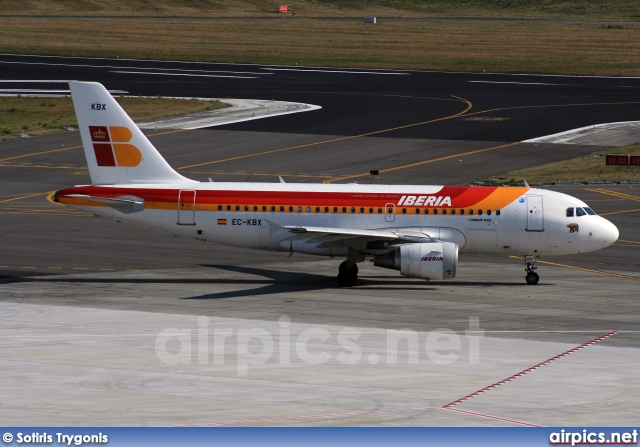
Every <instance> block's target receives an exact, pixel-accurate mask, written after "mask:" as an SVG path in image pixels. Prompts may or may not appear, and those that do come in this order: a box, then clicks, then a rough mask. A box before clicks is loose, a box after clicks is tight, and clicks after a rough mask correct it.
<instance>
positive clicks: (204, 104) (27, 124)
mask: <svg viewBox="0 0 640 447" xmlns="http://www.w3.org/2000/svg"><path fill="white" fill-rule="evenodd" d="M116 101H118V103H119V104H120V105H121V106H122V107H123V108H124V109H125V110H126V111H127V114H129V116H130V117H131V118H132V119H133V120H134V121H152V120H155V119H159V118H166V117H170V116H181V115H188V114H190V113H196V112H203V111H206V110H215V109H219V108H223V107H226V104H224V103H222V102H220V101H199V100H195V99H171V98H135V97H116ZM71 127H72V128H77V127H78V121H77V119H76V113H75V110H74V108H73V102H72V101H71V98H69V97H22V96H1V97H0V140H1V141H7V140H12V139H15V138H19V137H20V136H21V135H20V134H28V135H30V136H39V135H48V134H52V133H58V132H64V131H66V130H67V128H71Z"/></svg>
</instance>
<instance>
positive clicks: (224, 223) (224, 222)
mask: <svg viewBox="0 0 640 447" xmlns="http://www.w3.org/2000/svg"><path fill="white" fill-rule="evenodd" d="M226 224H227V219H218V225H226Z"/></svg>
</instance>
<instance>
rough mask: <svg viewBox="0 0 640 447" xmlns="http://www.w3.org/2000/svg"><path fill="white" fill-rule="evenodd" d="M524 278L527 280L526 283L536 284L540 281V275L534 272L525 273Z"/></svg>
mask: <svg viewBox="0 0 640 447" xmlns="http://www.w3.org/2000/svg"><path fill="white" fill-rule="evenodd" d="M525 279H526V280H527V284H530V285H532V286H535V285H536V284H538V281H540V276H539V275H538V274H537V273H536V272H530V273H528V274H527V276H526V277H525Z"/></svg>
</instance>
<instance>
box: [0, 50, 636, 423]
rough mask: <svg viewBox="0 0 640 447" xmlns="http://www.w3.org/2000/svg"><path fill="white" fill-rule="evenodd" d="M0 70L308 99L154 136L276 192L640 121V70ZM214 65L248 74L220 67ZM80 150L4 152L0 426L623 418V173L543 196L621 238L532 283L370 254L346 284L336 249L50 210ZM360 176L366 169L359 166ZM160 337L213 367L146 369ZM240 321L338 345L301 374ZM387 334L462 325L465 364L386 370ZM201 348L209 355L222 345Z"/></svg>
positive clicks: (514, 262)
mask: <svg viewBox="0 0 640 447" xmlns="http://www.w3.org/2000/svg"><path fill="white" fill-rule="evenodd" d="M43 63H46V64H48V65H46V67H47V71H46V73H44V72H43V71H41V70H40V68H42V67H43V65H41V64H43ZM52 63H56V64H61V65H50V64H52ZM0 64H1V66H2V69H3V72H2V73H3V74H2V78H3V80H9V79H12V80H26V79H32V80H46V79H65V78H69V77H73V78H76V79H83V80H98V81H101V82H104V83H105V84H106V85H107V87H108V88H110V89H122V90H126V91H128V92H130V93H131V94H149V95H158V94H160V95H171V96H207V97H224V96H232V97H244V98H257V99H276V100H286V101H300V102H305V103H310V104H317V105H320V106H322V109H321V110H317V111H313V112H308V113H300V114H295V115H287V116H282V117H274V118H269V119H263V120H256V121H250V122H245V123H238V124H232V125H226V126H221V127H215V128H209V129H203V130H197V131H158V132H154V131H147V133H148V134H149V136H150V139H151V141H152V142H153V143H154V144H155V145H156V146H157V147H158V149H159V150H160V151H161V152H162V153H163V155H164V156H165V157H166V159H167V161H168V162H169V163H170V164H171V165H172V166H174V167H176V168H178V169H179V170H180V172H182V173H183V174H184V175H186V176H188V177H191V178H194V179H198V180H203V181H207V179H208V178H212V179H213V180H219V181H248V182H255V181H273V182H277V181H278V176H282V177H283V178H285V179H286V180H287V181H289V182H325V181H327V182H349V181H353V179H357V181H359V182H361V183H362V182H375V181H377V182H380V183H394V184H397V183H408V184H425V183H427V184H444V183H446V184H450V183H454V184H455V183H462V182H468V181H471V180H474V179H482V178H487V177H490V176H492V175H496V174H500V173H503V172H505V171H508V170H512V169H516V168H519V167H525V166H532V165H536V164H539V163H541V162H543V161H544V162H546V161H553V160H560V159H566V158H567V156H570V155H581V154H587V153H590V152H593V151H596V150H598V149H599V148H600V147H601V146H593V145H586V144H585V145H581V144H577V145H563V144H551V143H540V144H536V143H520V141H522V140H524V139H530V138H536V137H541V136H545V135H549V134H553V133H556V132H561V131H565V130H568V129H572V128H578V127H583V126H587V125H593V124H600V123H603V122H618V121H638V120H640V94H639V89H638V87H639V86H640V82H639V81H638V80H637V79H603V78H566V77H562V78H560V77H535V76H503V75H488V74H487V75H484V74H483V75H468V74H446V73H445V74H443V73H414V72H410V73H408V74H372V72H371V71H369V72H367V73H364V74H358V73H345V72H344V71H341V72H340V73H335V72H332V71H294V69H293V68H285V69H284V70H282V71H280V70H279V69H278V67H254V66H233V67H229V66H220V65H215V66H214V65H210V64H188V65H185V64H179V68H180V69H181V70H187V69H188V70H201V71H198V72H197V73H198V74H201V75H202V74H208V75H209V76H212V77H209V78H206V82H205V80H203V79H201V78H195V77H194V78H189V79H188V80H187V79H184V78H183V77H177V76H176V77H170V76H166V75H157V74H156V75H154V74H149V72H151V71H154V70H155V72H160V71H159V70H160V69H168V68H171V67H173V68H176V66H177V65H176V64H173V65H172V64H170V63H160V62H141V61H107V60H101V61H88V60H84V59H82V60H81V59H59V58H29V57H15V56H6V55H2V56H0ZM125 65H126V66H128V67H129V68H128V69H126V70H125V69H121V67H123V66H125ZM98 66H99V67H98ZM115 66H119V68H113V67H115ZM131 67H139V68H131ZM140 67H141V68H140ZM187 67H188V68H187ZM222 70H224V71H233V72H243V73H244V76H248V75H249V74H250V75H251V76H252V77H253V79H246V78H238V79H234V78H218V77H213V76H218V75H220V74H221V73H219V72H220V71H222ZM116 71H117V72H119V73H115V72H116ZM122 71H128V72H129V73H121V72H122ZM132 71H133V72H135V73H133V74H132V73H130V72H132ZM214 71H215V72H216V73H214ZM145 72H146V74H145ZM249 72H251V73H249ZM165 73H166V72H165ZM181 73H182V74H186V73H187V72H186V71H183V72H181ZM266 73H270V74H266ZM226 75H230V73H226V74H225V76H226ZM43 77H45V78H46V79H43ZM398 79H399V80H398ZM9 85H11V88H14V87H15V88H27V87H30V88H34V86H35V88H50V87H52V86H53V87H54V88H58V89H61V88H65V87H64V86H63V85H59V84H47V83H37V82H36V83H28V82H19V83H8V82H7V83H5V84H3V83H2V81H0V88H9V87H8V86H9ZM222 93H226V94H222ZM453 96H456V97H457V98H458V99H456V98H452V97H453ZM459 98H464V99H459ZM434 104H435V105H434ZM465 110H466V112H465ZM476 110H478V111H481V112H482V111H484V112H482V113H477V114H476V112H475V111H476ZM613 143H614V142H612V146H615V145H616V144H613ZM79 144H80V141H79V135H78V134H77V132H69V133H65V134H58V135H53V136H47V137H41V138H28V139H20V140H16V141H11V142H4V143H1V144H0V150H1V154H2V155H1V156H0V169H1V170H2V171H1V172H2V176H0V191H1V194H0V195H1V197H0V213H1V214H2V216H1V217H0V237H1V242H2V257H1V261H0V283H1V285H0V287H2V291H1V292H0V315H2V317H1V318H2V326H1V327H2V328H1V329H0V334H1V335H2V337H1V338H0V340H2V345H1V348H0V352H1V357H0V363H1V364H2V365H3V370H5V371H8V374H5V379H6V380H3V382H2V384H1V385H0V391H1V395H2V396H3V398H2V399H1V400H2V402H1V403H0V417H2V418H3V420H5V421H6V422H7V424H12V425H30V424H35V425H38V424H40V425H65V424H66V425H142V424H150V425H189V424H196V425H242V424H249V425H323V424H326V425H369V424H371V425H380V424H383V425H384V424H388V425H620V424H622V425H625V424H626V425H631V424H633V423H635V422H637V420H638V416H639V412H638V406H637V402H638V398H640V382H638V379H637V368H638V366H639V365H638V359H639V356H638V355H637V352H638V351H637V349H638V348H639V347H640V336H639V335H638V325H637V320H638V315H639V310H640V309H639V307H638V306H639V305H638V301H637V292H636V290H637V283H638V281H639V280H640V262H639V261H638V260H639V259H640V258H639V256H638V248H639V247H640V230H639V229H638V225H637V216H638V212H640V206H638V204H637V202H638V201H639V200H640V195H639V194H638V192H637V190H638V188H640V186H638V185H566V186H556V187H553V188H552V189H556V190H560V191H562V192H566V193H568V194H571V195H574V196H576V197H579V198H581V199H582V200H585V201H586V202H587V203H588V204H590V205H591V206H592V207H593V208H594V209H595V210H596V211H597V212H598V213H599V214H602V215H605V216H606V217H607V218H608V219H610V220H611V221H612V222H614V223H615V224H616V225H617V226H618V228H619V229H620V240H619V241H618V242H617V243H616V244H614V245H613V246H611V247H608V248H606V249H604V250H600V251H597V252H593V253H587V254H582V255H575V256H567V257H557V258H545V259H543V262H541V263H540V264H539V270H538V272H539V273H540V276H541V281H540V284H539V285H538V286H535V287H532V286H527V285H526V284H525V282H524V266H523V264H522V261H521V260H520V259H511V258H508V257H501V256H491V257H489V256H469V257H462V259H461V264H460V273H459V276H460V278H459V280H456V281H453V282H441V283H435V282H433V283H425V282H423V281H418V280H411V279H407V278H403V277H401V276H400V275H399V274H397V272H394V271H387V270H383V269H379V268H374V267H372V266H369V265H364V264H363V265H362V267H361V280H360V284H359V285H358V286H357V287H355V288H352V289H340V288H337V287H335V275H336V271H337V265H338V263H339V261H338V260H331V259H323V258H315V257H311V256H304V255H298V254H296V255H294V256H293V257H292V258H290V259H289V258H288V256H287V254H286V253H266V252H260V251H247V250H240V249H235V248H230V247H224V246H218V245H214V244H205V243H198V242H196V241H190V240H182V239H172V238H170V237H167V236H164V235H162V234H150V233H149V232H148V231H146V230H143V229H139V228H136V227H132V226H126V225H124V224H118V223H115V222H110V221H106V220H104V219H100V218H95V217H91V216H89V215H86V214H83V213H79V212H76V211H74V210H72V209H69V208H65V207H62V206H60V205H58V204H55V203H52V202H50V201H48V200H47V196H48V195H49V194H50V192H52V191H54V190H57V189H60V188H64V187H68V186H69V185H74V184H84V183H87V182H88V181H89V177H88V173H87V170H86V166H85V161H84V156H83V153H82V150H81V149H80V148H79ZM230 159H232V160H230ZM370 169H378V170H380V172H381V178H380V179H379V180H374V179H371V178H369V176H368V175H366V174H367V173H368V171H369V170H370ZM198 317H206V318H208V319H209V320H206V321H205V320H198ZM283 318H285V320H283ZM286 319H288V320H286ZM474 319H477V320H474ZM474 321H478V324H479V328H476V329H478V330H482V331H483V332H482V334H483V337H484V338H483V339H482V344H481V349H480V351H479V363H474V362H473V356H474V355H475V354H474V352H473V351H472V350H471V341H470V340H472V338H469V337H466V336H467V335H468V334H469V333H468V332H465V331H469V330H472V329H474V326H473V324H474V323H473V322H474ZM289 324H290V325H289ZM168 328H184V329H186V330H189V331H192V333H193V334H199V332H198V331H199V330H204V329H207V330H208V329H212V330H213V329H224V328H227V329H232V332H233V331H235V332H234V336H233V337H231V338H230V345H229V346H227V353H226V354H225V355H224V356H223V357H224V360H226V363H225V362H223V363H221V364H217V363H215V361H213V360H211V358H210V356H206V355H205V356H203V357H202V358H201V357H199V355H200V354H201V353H202V352H203V351H202V350H199V349H200V348H202V346H201V345H197V348H196V347H193V353H192V354H193V356H192V357H190V359H191V360H192V361H191V362H190V363H184V362H183V363H179V364H178V365H177V366H176V365H175V364H170V362H169V363H167V362H166V361H164V360H162V358H161V356H160V355H159V354H158V349H159V348H158V346H159V345H158V337H159V336H160V335H161V334H163V333H164V332H163V331H164V330H166V329H168ZM253 329H256V330H259V331H258V332H259V333H261V334H263V335H264V334H266V335H268V336H269V337H272V338H273V339H275V340H276V345H277V346H276V347H277V348H280V347H281V346H282V344H281V343H282V340H283V339H284V338H286V337H284V335H283V330H284V329H287V330H288V329H290V333H291V334H293V335H295V336H296V337H298V338H297V339H296V344H295V346H298V343H299V342H300V338H299V337H301V336H302V335H303V334H308V332H305V331H307V330H312V331H315V332H313V333H314V334H316V335H318V334H320V335H323V334H328V336H327V337H325V338H324V339H322V338H315V339H314V340H313V342H312V343H311V344H310V345H309V343H307V345H306V349H307V352H311V353H312V354H313V355H314V356H315V357H313V356H312V357H313V358H314V359H318V358H319V357H317V355H319V354H318V353H320V352H324V353H329V354H330V358H328V359H327V361H326V362H322V363H321V364H317V363H316V364H314V363H313V362H309V361H308V359H305V358H304V356H303V355H301V354H300V352H299V351H297V350H296V349H294V348H291V352H290V354H291V358H290V361H288V362H284V361H283V358H284V357H283V355H284V354H282V353H283V352H288V350H286V349H285V350H284V351H283V350H280V351H276V352H277V353H278V352H279V353H280V355H275V354H274V355H272V356H270V357H268V358H266V357H265V358H262V357H259V356H258V354H260V353H264V347H265V346H267V345H265V344H264V343H266V342H267V341H269V340H267V341H265V340H258V341H260V342H261V343H263V344H262V345H260V344H259V343H258V346H254V345H251V346H249V345H248V344H246V345H243V344H242V338H241V337H240V336H239V335H238V336H236V335H237V334H240V333H241V331H250V330H253ZM345 330H346V331H348V333H354V331H358V332H359V333H362V334H364V335H363V336H362V337H361V338H360V339H359V341H358V342H357V343H355V341H354V340H353V339H352V340H351V344H347V345H346V348H345V345H342V344H341V343H340V339H339V335H340V334H341V333H342V331H345ZM398 330H406V331H408V332H410V333H411V336H412V337H413V336H415V337H416V340H419V342H420V347H421V348H422V346H424V347H425V349H427V350H428V349H429V347H430V346H431V345H430V344H429V343H430V342H429V340H432V339H431V338H430V334H431V335H433V334H434V333H435V334H438V333H440V332H438V331H441V332H442V331H444V332H443V333H446V334H449V336H451V337H453V336H454V335H457V336H459V337H460V339H461V341H460V348H459V349H457V350H455V352H456V353H458V354H459V357H458V358H457V361H455V362H450V363H447V362H444V363H443V362H440V361H436V360H437V359H439V357H437V356H436V357H434V358H436V360H434V358H432V357H430V356H429V355H428V354H429V352H427V355H426V357H425V353H424V352H423V351H424V349H420V351H421V354H420V356H419V358H418V360H417V362H416V363H413V362H411V361H409V359H410V358H411V357H410V355H411V352H413V351H411V350H410V349H408V348H405V347H404V345H402V349H401V353H400V354H399V357H400V359H401V360H402V361H400V362H398V363H394V362H392V361H390V358H391V353H390V351H389V332H388V331H398ZM260 331H262V332H260ZM323 331H324V332H323ZM447 331H449V332H447ZM243 333H246V332H243ZM16 334H17V336H16ZM209 335H211V334H209ZM194 336H195V335H194ZM211 337H213V336H212V335H211ZM211 337H209V338H207V340H209V341H211V340H213V338H215V337H213V338H211ZM287 337H288V335H287ZM323 337H324V335H323ZM436 338H437V337H436ZM245 341H246V339H245ZM253 341H254V342H256V340H253ZM449 341H451V340H449ZM175 342H176V340H175V339H173V340H172V341H171V340H170V341H169V342H167V343H168V344H167V345H162V344H160V348H162V349H164V348H166V346H168V348H166V349H167V350H168V351H169V352H170V357H171V358H173V359H175V356H176V355H177V354H180V353H181V352H182V351H181V350H180V348H179V347H178V348H176V343H175ZM172 343H173V344H172ZM211 343H213V342H211ZM247 343H248V342H247ZM452 343H453V345H451V344H449V345H447V344H446V343H445V345H444V347H445V348H446V347H447V346H449V349H451V346H454V347H455V346H456V345H455V340H453V341H452ZM356 345H357V346H356ZM180 346H182V345H180ZM260 346H262V348H261V347H260ZM356 347H357V348H359V349H360V351H361V354H362V355H361V356H360V357H358V358H356V359H355V360H353V359H352V358H349V359H346V361H343V360H345V359H344V358H343V360H341V358H340V357H338V355H339V354H340V353H342V354H345V353H347V354H353V353H354V350H356V349H355V348H356ZM392 347H393V346H392ZM210 348H211V351H210V352H211V355H213V353H214V352H218V351H216V350H215V349H216V348H215V346H214V345H213V344H211V346H210ZM218 348H219V346H218ZM241 348H243V349H241ZM347 348H349V349H347ZM436 351H437V352H440V354H442V353H443V352H446V351H447V349H444V351H442V349H440V351H438V350H436ZM176 353H177V354H176ZM434 355H435V354H434ZM172 356H173V357H172ZM287 358H288V357H287ZM549 359H554V360H552V361H549ZM165 360H166V359H165ZM263 360H264V361H263ZM212 363H213V364H212ZM538 365H541V366H538ZM241 366H244V367H246V370H243V369H242V368H241ZM245 372H246V375H244V374H243V373H245ZM489 387H490V388H489ZM494 388H495V389H494ZM69 396H72V398H69ZM96 402H99V405H96V404H95V403H96Z"/></svg>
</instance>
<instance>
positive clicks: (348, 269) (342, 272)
mask: <svg viewBox="0 0 640 447" xmlns="http://www.w3.org/2000/svg"><path fill="white" fill-rule="evenodd" d="M357 280H358V264H356V263H355V262H350V261H344V262H343V263H342V264H340V267H338V284H340V287H353V285H354V284H355V283H356V281H357Z"/></svg>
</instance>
